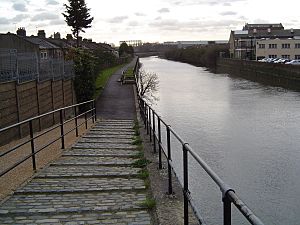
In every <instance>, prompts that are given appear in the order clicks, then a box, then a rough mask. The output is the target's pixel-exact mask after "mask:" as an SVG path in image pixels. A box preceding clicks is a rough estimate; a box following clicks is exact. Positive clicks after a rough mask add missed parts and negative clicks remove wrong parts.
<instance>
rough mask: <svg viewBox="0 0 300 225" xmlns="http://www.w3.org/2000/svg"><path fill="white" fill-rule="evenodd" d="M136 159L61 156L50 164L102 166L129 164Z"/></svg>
mask: <svg viewBox="0 0 300 225" xmlns="http://www.w3.org/2000/svg"><path fill="white" fill-rule="evenodd" d="M135 161H136V159H132V158H124V157H122V158H120V157H103V156H95V157H88V156H82V157H76V156H74V157H72V156H63V157H61V158H59V159H58V160H56V161H55V162H52V163H51V165H56V166H60V165H65V166H66V165H74V166H91V165H102V166H113V165H115V166H130V165H131V164H132V163H134V162H135Z"/></svg>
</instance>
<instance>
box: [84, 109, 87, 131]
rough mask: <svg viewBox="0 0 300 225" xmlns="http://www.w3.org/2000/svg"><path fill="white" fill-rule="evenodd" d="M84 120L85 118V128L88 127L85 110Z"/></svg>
mask: <svg viewBox="0 0 300 225" xmlns="http://www.w3.org/2000/svg"><path fill="white" fill-rule="evenodd" d="M84 120H85V129H87V128H88V125H87V112H85V113H84Z"/></svg>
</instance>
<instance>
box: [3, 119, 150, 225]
mask: <svg viewBox="0 0 300 225" xmlns="http://www.w3.org/2000/svg"><path fill="white" fill-rule="evenodd" d="M133 125H134V124H133V121H132V120H102V121H99V122H97V124H96V125H95V126H94V127H93V128H92V129H91V130H90V131H89V132H88V133H87V134H86V135H85V136H83V137H82V138H81V139H80V140H79V141H78V142H77V143H76V144H75V145H74V146H73V147H72V148H71V149H68V150H65V151H64V152H63V155H62V157H61V158H59V159H58V160H57V161H55V162H52V163H51V164H50V166H48V167H47V168H45V169H43V170H41V171H40V172H38V173H37V174H36V175H35V176H34V178H33V179H32V180H31V181H30V182H29V183H27V184H26V185H24V186H23V187H21V188H19V189H18V190H17V191H16V192H15V193H14V195H13V196H12V197H11V198H9V199H8V200H7V201H6V202H4V203H3V204H2V205H1V206H0V224H3V225H4V224H66V225H67V224H72V225H73V224H114V225H118V224H119V225H121V224H122V225H125V224H126V225H129V224H131V225H147V224H149V225H150V224H152V223H151V216H150V214H149V212H148V211H147V208H145V206H143V205H144V204H143V203H145V201H146V197H147V190H146V186H145V182H144V180H143V179H140V178H139V176H138V173H139V171H140V170H141V169H140V168H134V167H133V166H132V163H134V162H135V161H136V160H137V159H136V156H137V155H138V153H139V151H138V150H137V148H136V146H135V145H133V144H132V142H133V138H134V130H133Z"/></svg>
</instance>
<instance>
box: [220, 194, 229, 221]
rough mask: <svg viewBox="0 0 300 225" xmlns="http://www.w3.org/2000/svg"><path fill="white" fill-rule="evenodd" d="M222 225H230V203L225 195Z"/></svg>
mask: <svg viewBox="0 0 300 225" xmlns="http://www.w3.org/2000/svg"><path fill="white" fill-rule="evenodd" d="M222 201H223V222H224V223H223V224H224V225H231V201H230V199H229V197H228V196H227V193H225V194H224V196H223V198H222Z"/></svg>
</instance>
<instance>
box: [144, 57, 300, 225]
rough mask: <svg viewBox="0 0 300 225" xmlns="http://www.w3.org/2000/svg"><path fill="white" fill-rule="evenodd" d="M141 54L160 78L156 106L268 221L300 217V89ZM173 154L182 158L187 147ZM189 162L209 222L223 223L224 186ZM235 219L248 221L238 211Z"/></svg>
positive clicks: (292, 223)
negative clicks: (220, 186)
mask: <svg viewBox="0 0 300 225" xmlns="http://www.w3.org/2000/svg"><path fill="white" fill-rule="evenodd" d="M140 61H141V62H142V63H143V67H144V69H145V70H146V71H150V72H155V73H157V75H158V77H159V82H160V83H159V91H158V97H159V101H158V102H157V103H156V104H155V105H154V106H153V107H154V108H155V109H156V110H157V112H158V113H159V114H160V115H161V116H162V118H163V119H164V120H165V121H166V122H167V123H168V124H171V125H172V127H173V128H174V129H175V130H176V131H177V132H178V133H179V134H180V135H181V136H182V137H183V138H184V139H185V140H186V141H187V142H188V143H189V144H190V146H191V147H192V148H193V149H194V150H195V151H196V152H197V153H198V154H199V155H200V157H202V158H203V159H204V160H205V161H206V162H207V163H208V164H209V165H210V166H211V168H212V169H213V170H214V171H215V172H216V173H217V174H218V175H219V176H220V177H221V178H222V179H223V180H224V181H225V182H226V183H228V184H229V185H230V186H231V187H232V188H233V189H234V190H235V191H236V193H237V194H238V195H239V197H241V199H242V200H243V201H244V202H245V203H246V204H247V205H248V206H249V207H250V208H251V209H252V211H253V212H254V213H255V214H256V215H257V216H259V217H260V218H261V219H262V221H263V222H264V223H265V224H280V225H283V224H284V225H296V224H300V127H299V124H300V93H299V92H293V91H290V90H286V89H282V88H278V87H270V86H264V85H261V84H258V83H255V82H251V81H248V80H244V79H240V78H234V77H231V76H230V75H228V74H214V73H211V72H209V71H207V70H206V69H205V68H201V67H195V66H192V65H188V64H185V63H180V62H173V61H168V60H164V59H159V58H156V57H149V58H142V59H141V60H140ZM173 145H174V146H177V145H176V143H174V140H173V142H172V147H173ZM173 155H174V161H178V162H179V160H180V158H181V155H182V153H181V151H180V148H178V147H173ZM178 162H175V163H176V165H177V168H176V170H177V173H178V174H179V176H181V172H180V171H181V164H179V163H178ZM189 169H190V171H191V172H190V176H189V177H190V186H191V187H190V189H191V192H192V197H193V199H195V201H196V204H197V206H198V208H199V210H200V212H201V214H202V216H203V218H204V220H205V222H206V223H207V224H222V222H221V221H222V201H221V197H222V196H221V193H220V191H219V189H218V188H217V186H216V185H215V184H214V183H213V182H212V181H211V179H210V178H209V177H208V176H207V175H206V174H205V173H204V172H203V171H202V170H201V168H200V167H199V166H197V165H196V163H194V162H193V161H192V160H190V164H189ZM233 208H234V207H233ZM233 224H248V222H246V221H245V219H243V218H242V216H241V215H240V213H238V212H237V211H236V210H233Z"/></svg>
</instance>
